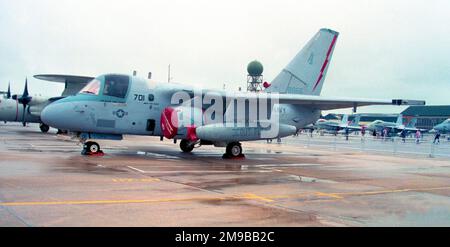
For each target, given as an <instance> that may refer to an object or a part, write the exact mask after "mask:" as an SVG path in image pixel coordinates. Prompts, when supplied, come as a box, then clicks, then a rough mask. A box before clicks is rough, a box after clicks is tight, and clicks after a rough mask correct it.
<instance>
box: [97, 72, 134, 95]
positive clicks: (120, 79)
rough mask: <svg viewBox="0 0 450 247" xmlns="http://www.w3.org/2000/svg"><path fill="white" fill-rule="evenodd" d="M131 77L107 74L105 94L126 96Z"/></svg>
mask: <svg viewBox="0 0 450 247" xmlns="http://www.w3.org/2000/svg"><path fill="white" fill-rule="evenodd" d="M129 83H130V77H129V76H125V75H106V76H105V87H104V88H103V95H105V96H112V97H117V98H125V96H126V95H127V91H128V85H129Z"/></svg>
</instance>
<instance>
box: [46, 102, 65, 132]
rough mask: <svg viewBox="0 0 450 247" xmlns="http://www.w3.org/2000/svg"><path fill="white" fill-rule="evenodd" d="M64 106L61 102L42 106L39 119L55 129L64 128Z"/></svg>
mask: <svg viewBox="0 0 450 247" xmlns="http://www.w3.org/2000/svg"><path fill="white" fill-rule="evenodd" d="M66 108H67V107H66V106H65V104H64V103H62V104H55V103H53V104H50V105H48V106H46V107H45V108H44V110H43V111H42V112H41V121H42V122H43V123H45V124H46V125H48V126H51V127H53V128H57V129H64V128H63V127H64V119H65V118H66V117H65V115H66V114H65V112H66Z"/></svg>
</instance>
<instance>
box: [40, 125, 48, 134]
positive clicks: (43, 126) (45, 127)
mask: <svg viewBox="0 0 450 247" xmlns="http://www.w3.org/2000/svg"><path fill="white" fill-rule="evenodd" d="M39 129H41V132H42V133H47V132H48V131H49V130H50V127H49V126H48V125H46V124H40V125H39Z"/></svg>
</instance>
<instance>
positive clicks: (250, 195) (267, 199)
mask: <svg viewBox="0 0 450 247" xmlns="http://www.w3.org/2000/svg"><path fill="white" fill-rule="evenodd" d="M239 198H242V199H249V200H260V201H264V202H273V200H272V199H269V198H267V197H262V196H258V195H255V194H251V193H247V194H244V196H243V197H239Z"/></svg>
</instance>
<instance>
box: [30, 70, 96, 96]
mask: <svg viewBox="0 0 450 247" xmlns="http://www.w3.org/2000/svg"><path fill="white" fill-rule="evenodd" d="M34 78H36V79H40V80H44V81H52V82H60V83H64V84H65V88H64V91H63V93H62V95H61V96H70V95H75V94H77V93H78V92H79V91H80V90H81V89H82V88H83V87H84V86H86V84H87V83H88V82H90V81H91V80H93V79H94V77H89V76H75V75H51V74H46V75H35V76H34Z"/></svg>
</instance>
